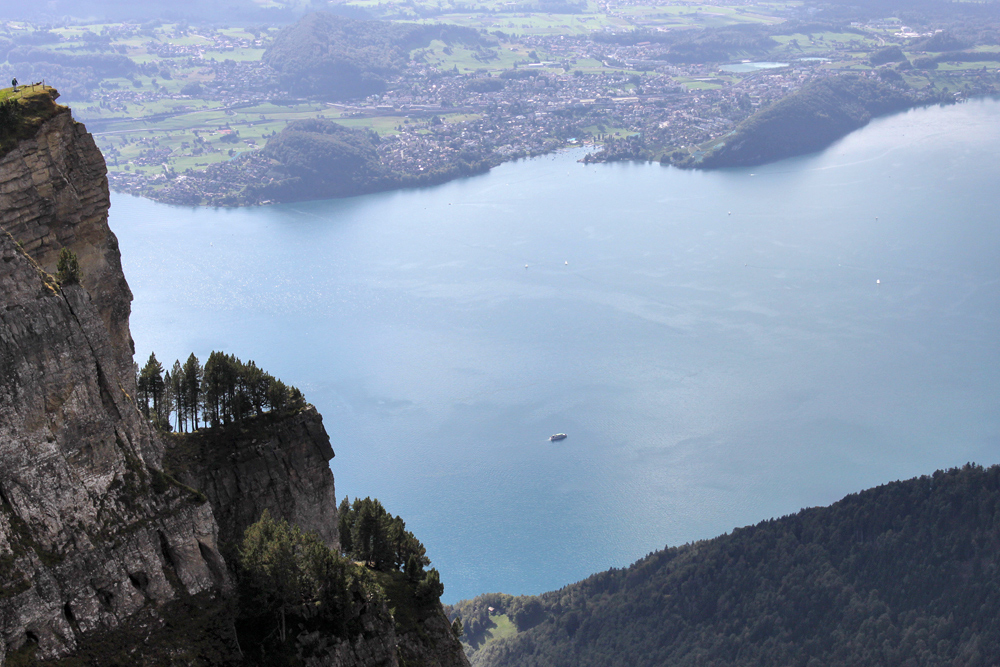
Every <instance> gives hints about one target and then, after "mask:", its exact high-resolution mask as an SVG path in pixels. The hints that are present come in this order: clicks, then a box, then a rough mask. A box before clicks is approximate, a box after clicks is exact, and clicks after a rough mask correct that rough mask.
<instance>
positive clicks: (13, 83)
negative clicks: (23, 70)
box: [10, 76, 17, 93]
mask: <svg viewBox="0 0 1000 667" xmlns="http://www.w3.org/2000/svg"><path fill="white" fill-rule="evenodd" d="M10 85H12V86H14V92H15V93H16V92H17V77H16V76H15V77H14V78H13V79H11V80H10Z"/></svg>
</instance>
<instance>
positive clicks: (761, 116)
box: [698, 74, 939, 168]
mask: <svg viewBox="0 0 1000 667" xmlns="http://www.w3.org/2000/svg"><path fill="white" fill-rule="evenodd" d="M935 99H936V100H937V99H939V97H936V98H935ZM927 101H929V100H925V99H923V98H922V97H918V96H916V95H914V94H912V93H911V92H910V91H909V90H907V89H905V88H901V87H896V86H893V85H891V84H889V83H886V82H885V81H884V80H882V79H871V78H867V77H861V76H855V75H852V74H844V75H840V76H837V77H832V78H829V79H823V80H820V81H816V82H814V83H811V84H808V85H806V86H803V87H802V89H800V90H798V91H796V92H794V93H792V94H791V95H789V96H788V97H784V98H782V99H780V100H779V101H777V102H775V103H774V104H772V105H771V106H770V107H768V108H766V109H763V110H761V111H759V112H758V113H756V114H754V115H753V116H751V117H750V118H748V119H747V120H745V121H744V122H742V123H740V124H739V125H738V126H737V127H736V129H735V130H733V132H732V134H731V135H729V136H727V137H725V139H724V143H723V144H722V145H720V146H719V147H718V148H716V149H715V150H714V151H712V152H710V153H708V154H707V155H705V156H704V157H703V158H702V159H701V162H700V163H698V166H701V167H705V168H715V167H746V166H753V165H758V164H764V163H766V162H773V161H775V160H780V159H782V158H786V157H791V156H794V155H802V154H805V153H812V152H815V151H818V150H821V149H823V148H826V147H827V146H829V145H830V144H832V143H833V142H834V141H836V140H837V139H840V138H841V137H843V136H845V135H847V134H848V133H850V132H852V131H854V130H856V129H858V128H860V127H863V126H864V125H866V124H867V123H868V122H869V121H870V120H871V119H872V118H874V117H876V116H881V115H885V114H889V113H893V112H895V111H902V110H904V109H907V108H909V107H912V106H915V105H916V104H919V103H921V102H924V103H926V102H927Z"/></svg>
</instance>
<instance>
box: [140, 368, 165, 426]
mask: <svg viewBox="0 0 1000 667" xmlns="http://www.w3.org/2000/svg"><path fill="white" fill-rule="evenodd" d="M135 384H136V389H137V390H138V394H139V409H140V410H142V414H143V415H145V417H146V419H156V420H158V417H159V414H160V399H161V398H162V397H163V388H164V384H163V364H161V363H160V362H159V361H157V360H156V353H155V352H150V353H149V359H148V360H147V361H146V365H145V366H143V367H142V370H141V371H139V377H138V378H136V383H135ZM150 403H152V412H150Z"/></svg>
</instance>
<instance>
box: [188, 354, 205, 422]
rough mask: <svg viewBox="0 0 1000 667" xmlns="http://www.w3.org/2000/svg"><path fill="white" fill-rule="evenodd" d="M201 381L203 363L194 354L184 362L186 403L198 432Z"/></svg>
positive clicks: (189, 415)
mask: <svg viewBox="0 0 1000 667" xmlns="http://www.w3.org/2000/svg"><path fill="white" fill-rule="evenodd" d="M201 379H202V369H201V362H200V361H198V357H196V356H194V353H193V352H192V353H191V356H189V357H188V358H187V361H185V362H184V403H185V404H186V406H187V410H188V417H189V418H190V419H191V422H192V424H193V425H194V430H195V431H197V430H198V410H199V408H200V407H201Z"/></svg>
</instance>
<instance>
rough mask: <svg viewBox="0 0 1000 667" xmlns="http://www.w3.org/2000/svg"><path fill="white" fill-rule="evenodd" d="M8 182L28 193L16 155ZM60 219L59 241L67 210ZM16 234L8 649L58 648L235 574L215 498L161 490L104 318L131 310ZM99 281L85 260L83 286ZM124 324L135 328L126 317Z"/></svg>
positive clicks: (7, 342)
mask: <svg viewBox="0 0 1000 667" xmlns="http://www.w3.org/2000/svg"><path fill="white" fill-rule="evenodd" d="M66 117H68V116H65V115H64V116H63V117H60V118H59V119H57V121H56V122H54V123H53V127H52V129H51V131H53V132H56V133H61V132H62V131H63V130H64V129H65V128H66V127H67V126H66V125H65V120H64V118H66ZM73 136H77V135H75V134H74V135H73ZM70 141H71V142H72V141H73V140H72V139H70ZM90 146H92V143H91V144H90ZM71 149H72V148H71ZM85 150H86V145H85V146H84V147H83V150H81V151H80V152H84V151H85ZM98 156H99V155H98ZM24 157H27V156H24ZM24 157H22V160H23V159H24ZM29 159H30V158H29ZM22 164H23V163H22ZM15 168H19V167H15ZM0 179H2V180H3V182H5V183H7V184H8V185H5V186H4V196H5V197H7V198H12V197H16V195H17V193H16V191H14V192H12V191H13V190H15V188H12V187H11V186H10V185H9V183H11V182H12V175H11V167H10V165H9V163H7V162H6V161H5V162H4V163H3V164H2V165H0ZM14 182H17V181H14ZM33 187H37V186H33ZM4 211H5V213H7V212H8V211H7V209H6V208H5V209H4ZM67 224H69V225H72V224H73V223H72V219H71V220H70V221H69V222H68V223H67ZM25 227H27V221H25V224H24V225H23V226H22V229H23V228H25ZM49 229H50V232H49V234H50V235H52V236H54V237H55V238H56V239H58V238H59V235H60V233H61V232H62V231H63V230H62V225H61V219H60V218H58V216H55V217H53V218H51V220H50V226H49ZM105 229H106V227H105ZM109 235H110V232H108V234H107V235H106V236H105V238H106V239H107V238H109ZM80 236H84V235H83V234H81V235H80ZM29 238H36V237H29ZM110 238H113V237H110ZM18 241H20V239H17V240H15V238H14V237H13V236H11V235H9V234H7V233H3V234H0V299H2V308H0V503H2V508H0V587H2V588H0V591H2V592H0V633H2V637H3V641H2V642H0V658H2V657H3V656H4V655H5V653H6V652H7V650H8V649H11V650H17V649H19V648H20V647H21V646H22V645H24V644H25V643H26V642H31V643H36V644H37V651H36V654H37V656H38V657H42V658H54V657H57V656H61V655H64V654H66V653H69V652H71V651H73V650H74V649H75V648H76V645H77V639H78V637H79V635H81V634H85V633H88V632H94V631H99V630H111V629H114V628H115V627H116V626H118V624H119V623H120V622H121V621H122V620H123V619H125V618H127V617H129V616H130V615H132V614H134V613H135V612H136V611H138V610H139V609H141V608H142V607H143V606H145V605H146V604H147V603H148V602H165V601H168V600H171V599H173V598H175V597H176V596H177V595H179V594H195V593H199V592H201V591H204V590H207V589H209V588H212V587H225V586H226V585H227V577H226V573H225V567H224V565H223V561H222V559H221V557H220V556H219V553H218V550H217V548H216V525H215V521H214V519H213V517H212V511H211V507H210V506H209V505H208V504H207V503H205V502H202V501H200V500H198V499H197V498H193V497H191V495H190V494H189V493H187V492H185V491H184V490H182V489H180V488H178V487H176V486H172V485H169V484H168V485H165V486H163V485H159V491H160V492H159V493H157V492H155V491H154V486H157V485H154V484H153V480H154V477H153V475H151V473H150V471H149V467H150V466H155V465H156V464H157V459H158V456H157V455H156V452H157V441H156V439H155V438H154V437H153V434H151V433H150V431H149V428H148V427H147V426H146V424H145V423H144V422H143V421H142V420H141V419H139V416H138V413H137V411H136V409H135V406H134V405H133V403H132V402H131V399H130V397H129V394H128V393H127V392H126V391H125V390H124V388H123V384H124V383H123V382H122V359H123V358H124V357H125V354H124V353H123V352H122V350H121V349H119V348H118V347H116V345H115V337H114V336H113V335H112V333H111V332H110V331H109V327H108V326H107V325H106V324H105V322H106V320H105V316H107V315H112V316H114V315H116V314H117V315H120V314H121V312H122V310H121V309H117V310H113V311H111V312H109V313H102V312H101V311H100V310H99V304H98V303H96V302H95V300H94V299H92V298H91V295H90V294H89V292H88V291H87V289H86V288H85V287H84V286H75V285H74V286H66V287H63V288H61V289H60V288H58V287H57V286H55V284H54V282H53V281H52V280H51V278H50V277H49V276H47V275H46V274H45V273H44V271H42V269H41V268H40V267H39V265H38V264H37V263H36V262H35V260H34V259H33V258H32V257H31V255H30V254H29V253H27V252H25V251H24V250H23V249H22V248H21V247H20V246H19V244H18ZM54 242H55V241H49V242H47V243H49V244H50V245H51V243H54ZM22 243H23V242H22ZM43 245H45V244H42V245H37V244H36V246H35V248H36V250H39V249H40V248H42V247H43ZM105 247H107V246H105ZM102 250H103V249H102V248H101V247H99V246H95V247H93V249H92V251H91V252H92V254H93V255H94V256H97V255H100V254H101V253H102ZM43 254H44V253H43ZM91 266H92V267H93V266H94V265H93V264H91ZM97 270H98V271H101V270H103V267H102V266H100V265H98V266H97ZM93 280H94V278H93V276H91V275H88V274H87V269H84V280H83V284H84V285H86V284H88V283H92V281H93ZM105 303H107V301H105ZM125 311H126V312H127V303H126V308H125ZM112 324H113V326H112V328H111V331H118V332H121V331H122V330H124V332H125V335H126V336H127V332H128V328H127V322H120V321H115V322H113V323H112ZM119 340H121V339H120V338H119ZM151 453H152V454H153V455H151Z"/></svg>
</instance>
